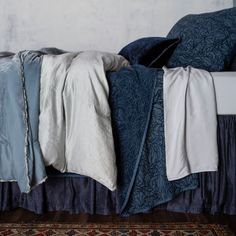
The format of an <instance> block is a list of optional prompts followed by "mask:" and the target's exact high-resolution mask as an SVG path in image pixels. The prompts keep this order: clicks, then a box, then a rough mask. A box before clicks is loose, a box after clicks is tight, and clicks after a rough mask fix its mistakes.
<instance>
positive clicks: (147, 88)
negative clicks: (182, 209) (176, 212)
mask: <svg viewBox="0 0 236 236" xmlns="http://www.w3.org/2000/svg"><path fill="white" fill-rule="evenodd" d="M108 82H109V85H110V105H111V111H112V122H113V131H114V139H115V145H116V150H117V152H116V157H117V166H118V199H119V200H118V201H119V205H120V208H121V214H122V215H123V216H128V215H131V214H136V213H140V212H147V211H149V210H150V209H152V208H154V207H156V206H157V205H160V204H162V203H164V202H167V201H169V200H171V199H173V198H175V197H176V196H177V195H179V194H180V193H181V192H184V191H185V190H188V189H195V188H196V187H197V186H198V177H197V175H190V176H187V177H185V178H182V179H180V180H177V181H168V179H167V176H166V165H165V139H164V110H163V71H162V70H159V69H153V68H152V69H150V68H147V67H144V66H141V65H134V66H131V67H126V68H123V69H121V70H120V71H118V72H113V73H111V74H109V75H108Z"/></svg>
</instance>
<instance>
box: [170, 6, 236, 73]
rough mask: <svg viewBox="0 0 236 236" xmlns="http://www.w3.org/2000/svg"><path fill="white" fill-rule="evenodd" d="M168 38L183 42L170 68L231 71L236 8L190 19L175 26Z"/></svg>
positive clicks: (234, 49) (171, 60)
mask: <svg viewBox="0 0 236 236" xmlns="http://www.w3.org/2000/svg"><path fill="white" fill-rule="evenodd" d="M167 37H170V38H173V37H180V38H181V43H180V44H178V46H177V47H176V49H175V51H174V53H173V54H172V56H171V57H170V60H169V61H168V63H167V66H169V67H178V66H188V65H191V66H193V67H196V68H200V69H205V70H208V71H223V70H228V69H229V68H230V64H231V61H232V59H233V56H234V55H235V54H236V8H230V9H226V10H222V11H217V12H211V13H204V14H199V15H187V16H185V17H183V18H182V19H180V20H179V21H178V22H177V23H176V24H175V25H174V27H173V28H172V29H171V31H170V32H169V34H168V36H167Z"/></svg>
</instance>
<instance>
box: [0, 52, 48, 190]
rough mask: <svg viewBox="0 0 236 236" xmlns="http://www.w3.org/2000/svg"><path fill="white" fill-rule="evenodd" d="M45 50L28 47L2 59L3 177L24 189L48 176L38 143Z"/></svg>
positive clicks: (0, 171)
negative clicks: (42, 58)
mask: <svg viewBox="0 0 236 236" xmlns="http://www.w3.org/2000/svg"><path fill="white" fill-rule="evenodd" d="M40 70H41V54H40V53H39V52H33V51H24V52H21V53H18V54H16V55H14V56H12V55H8V56H7V57H2V58H1V59H0V180H1V181H2V182H4V181H17V182H18V185H19V187H20V190H21V192H29V191H30V190H31V188H32V187H34V186H36V185H38V184H40V183H41V182H43V181H44V180H45V179H46V172H45V167H44V163H43V159H42V155H41V151H40V147H39V143H38V115H39V89H40Z"/></svg>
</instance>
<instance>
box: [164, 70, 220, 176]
mask: <svg viewBox="0 0 236 236" xmlns="http://www.w3.org/2000/svg"><path fill="white" fill-rule="evenodd" d="M163 69H164V78H163V80H164V83H163V89H164V123H165V147H166V172H167V178H168V180H176V179H180V178H183V177H185V176H187V175H189V174H191V173H197V172H205V171H217V168H218V149H217V111H216V96H215V88H214V82H213V78H212V76H211V74H210V73H209V72H207V71H204V70H199V69H195V68H192V67H187V68H182V67H179V68H173V69H168V68H166V67H164V68H163Z"/></svg>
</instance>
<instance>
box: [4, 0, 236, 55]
mask: <svg viewBox="0 0 236 236" xmlns="http://www.w3.org/2000/svg"><path fill="white" fill-rule="evenodd" d="M233 1H234V0H0V51H3V50H11V51H17V50H22V49H38V48H40V47H45V46H54V47H59V48H62V49H66V50H85V49H97V50H106V51H112V52H115V51H118V50H119V49H120V48H121V47H122V46H123V45H125V44H127V43H128V42H130V41H132V40H134V39H137V38H139V37H144V36H165V35H166V34H167V33H168V31H169V30H170V28H171V27H172V25H173V24H174V23H175V22H176V21H177V20H178V19H179V18H181V17H182V16H184V15H186V14H189V13H201V12H207V11H215V10H219V9H223V8H229V7H232V6H233Z"/></svg>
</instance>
